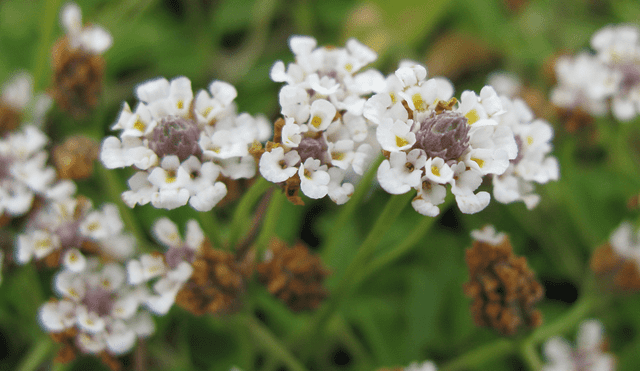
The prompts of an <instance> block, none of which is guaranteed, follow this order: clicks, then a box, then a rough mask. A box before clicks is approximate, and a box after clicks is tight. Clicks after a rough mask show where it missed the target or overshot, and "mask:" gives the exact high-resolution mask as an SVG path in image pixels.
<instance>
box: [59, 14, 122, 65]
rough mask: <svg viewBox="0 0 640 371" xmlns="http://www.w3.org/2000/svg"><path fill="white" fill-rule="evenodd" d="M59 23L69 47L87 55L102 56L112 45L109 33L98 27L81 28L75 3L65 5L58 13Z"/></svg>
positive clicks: (80, 19)
mask: <svg viewBox="0 0 640 371" xmlns="http://www.w3.org/2000/svg"><path fill="white" fill-rule="evenodd" d="M60 23H61V24H62V26H63V27H64V29H65V31H66V32H67V36H68V38H69V46H70V47H71V48H72V49H80V50H82V51H84V52H86V53H89V54H96V55H98V54H102V53H104V52H105V51H107V49H109V48H110V47H111V45H112V44H113V38H112V37H111V34H110V33H109V31H107V30H105V29H104V28H102V27H100V26H98V25H88V26H86V27H83V26H82V11H81V10H80V7H79V6H78V5H77V4H75V3H67V4H65V5H64V7H63V8H62V10H61V11H60Z"/></svg>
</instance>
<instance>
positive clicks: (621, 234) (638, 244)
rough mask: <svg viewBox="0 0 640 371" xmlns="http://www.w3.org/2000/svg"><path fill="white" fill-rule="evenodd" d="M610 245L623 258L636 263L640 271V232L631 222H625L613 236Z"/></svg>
mask: <svg viewBox="0 0 640 371" xmlns="http://www.w3.org/2000/svg"><path fill="white" fill-rule="evenodd" d="M609 243H610V244H611V246H612V247H613V250H614V251H615V252H616V253H617V254H618V255H619V256H621V257H623V258H626V259H631V260H633V261H635V262H636V265H637V267H638V269H639V270H640V231H636V230H635V228H634V227H633V225H632V224H631V223H629V222H623V223H622V224H620V226H619V227H618V228H616V230H615V231H614V232H613V233H612V234H611V237H610V238H609Z"/></svg>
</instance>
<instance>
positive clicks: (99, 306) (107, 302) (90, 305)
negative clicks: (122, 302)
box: [82, 286, 113, 317]
mask: <svg viewBox="0 0 640 371" xmlns="http://www.w3.org/2000/svg"><path fill="white" fill-rule="evenodd" d="M82 304H84V305H86V306H87V309H88V310H89V312H94V313H96V314H97V315H99V316H101V317H102V316H107V315H109V313H111V308H113V294H112V293H111V292H110V291H107V289H105V288H104V287H101V286H95V287H91V288H89V290H88V291H87V293H86V294H85V295H84V298H83V299H82Z"/></svg>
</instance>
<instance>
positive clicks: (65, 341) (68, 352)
mask: <svg viewBox="0 0 640 371" xmlns="http://www.w3.org/2000/svg"><path fill="white" fill-rule="evenodd" d="M53 301H56V300H55V299H53ZM77 334H78V330H76V328H75V327H71V328H68V329H66V330H64V331H62V332H53V333H51V334H49V336H51V339H53V341H55V342H56V343H60V344H61V345H62V346H61V347H60V349H59V350H58V353H57V354H56V357H55V358H54V361H55V362H57V363H63V364H66V363H69V362H71V361H73V360H74V359H75V358H76V354H78V348H77V347H76V345H75V337H76V335H77Z"/></svg>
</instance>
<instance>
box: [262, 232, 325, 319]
mask: <svg viewBox="0 0 640 371" xmlns="http://www.w3.org/2000/svg"><path fill="white" fill-rule="evenodd" d="M269 251H270V253H271V254H270V255H271V259H269V261H266V262H263V263H261V264H258V266H257V267H256V269H257V271H258V275H259V278H260V282H262V283H263V284H264V285H265V286H266V287H267V290H269V292H270V293H271V294H272V295H274V296H276V297H278V299H280V300H282V301H283V302H284V303H285V304H287V306H288V307H289V308H290V309H291V310H293V311H295V312H298V311H301V310H309V309H316V308H317V307H318V306H319V305H320V303H321V302H322V300H324V298H326V297H327V291H326V290H325V289H324V287H323V286H322V284H323V282H324V279H325V277H326V276H327V275H328V274H329V272H328V271H327V270H326V269H325V268H324V267H323V266H322V261H321V260H320V258H319V257H317V256H315V255H312V254H311V252H310V251H309V249H308V248H307V247H306V246H305V245H303V244H301V243H298V244H296V245H295V246H294V247H293V248H288V247H287V246H286V245H285V243H284V242H282V241H279V240H273V241H272V242H271V244H270V246H269Z"/></svg>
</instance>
